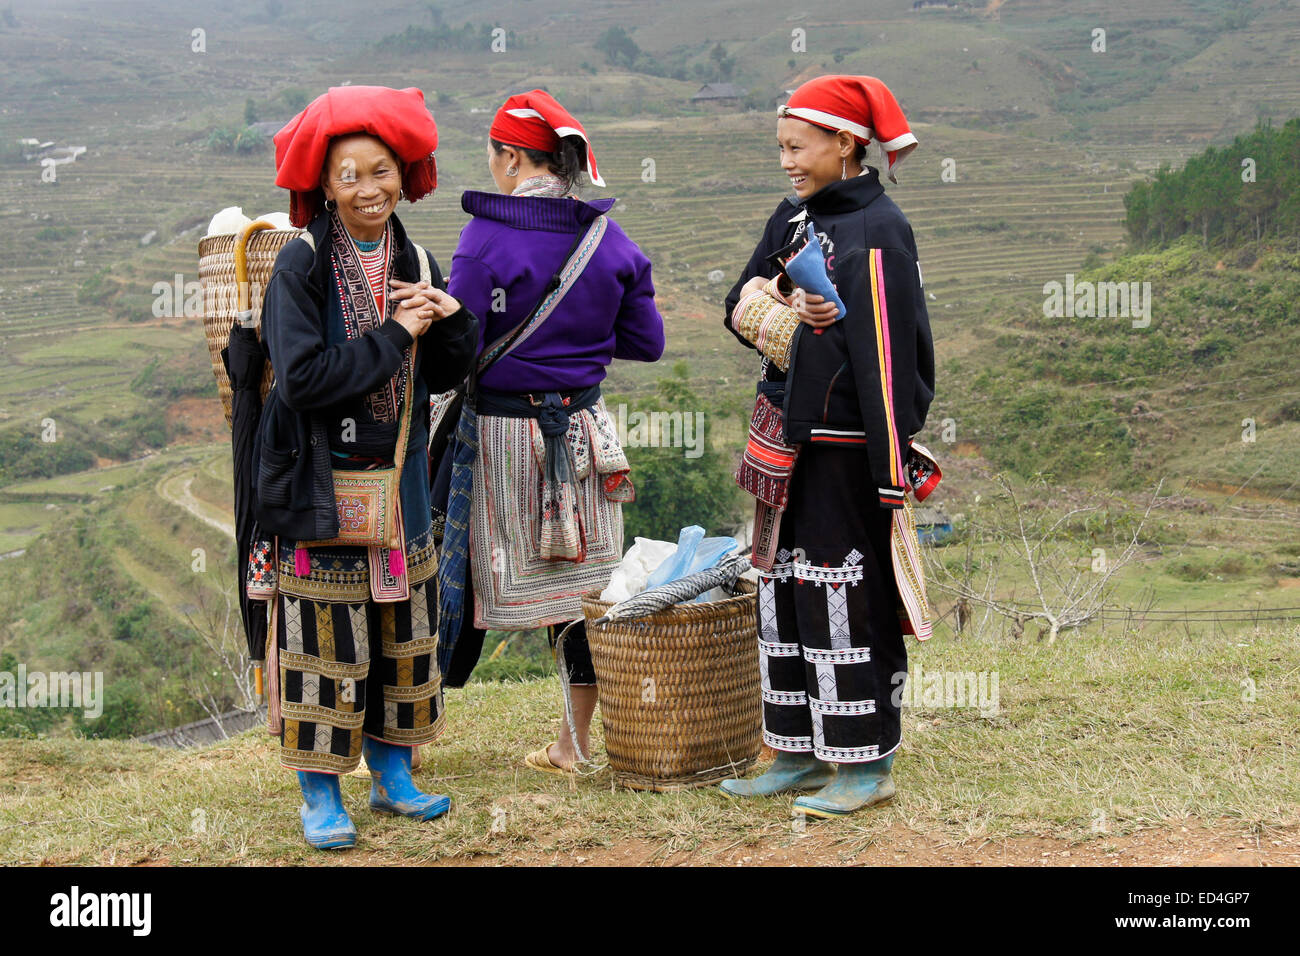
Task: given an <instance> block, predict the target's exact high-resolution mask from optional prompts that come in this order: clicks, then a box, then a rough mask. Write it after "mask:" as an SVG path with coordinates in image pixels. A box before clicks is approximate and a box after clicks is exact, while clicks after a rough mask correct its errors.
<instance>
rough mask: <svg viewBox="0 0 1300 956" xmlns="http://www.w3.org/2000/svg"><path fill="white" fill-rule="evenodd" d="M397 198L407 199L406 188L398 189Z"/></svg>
mask: <svg viewBox="0 0 1300 956" xmlns="http://www.w3.org/2000/svg"><path fill="white" fill-rule="evenodd" d="M397 198H398V200H399V201H401V200H403V199H405V198H406V190H405V189H399V190H398V191H397Z"/></svg>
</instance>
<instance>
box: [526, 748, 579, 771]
mask: <svg viewBox="0 0 1300 956" xmlns="http://www.w3.org/2000/svg"><path fill="white" fill-rule="evenodd" d="M550 750H551V745H550V744H547V745H546V746H545V747H543V748H542V749H541V750H534V751H533V752H532V753H530V754H529V755H528V756H526V757H525V758H524V763H525V764H527V765H528V766H529V767H532V768H533V769H534V770H540V771H541V772H542V773H557V774H559V775H560V776H562V777H567V776H569V775H570V774H572V773H574V771H572V770H565V769H564V768H563V767H557V766H556V765H555V764H553V763H551V754H550Z"/></svg>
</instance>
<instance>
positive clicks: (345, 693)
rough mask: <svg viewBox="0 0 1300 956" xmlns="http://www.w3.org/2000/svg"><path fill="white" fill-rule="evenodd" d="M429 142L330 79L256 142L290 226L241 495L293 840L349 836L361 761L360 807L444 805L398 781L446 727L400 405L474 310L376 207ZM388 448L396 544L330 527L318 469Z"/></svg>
mask: <svg viewBox="0 0 1300 956" xmlns="http://www.w3.org/2000/svg"><path fill="white" fill-rule="evenodd" d="M437 144H438V131H437V126H436V125H435V124H434V121H433V117H432V115H430V113H429V110H428V109H427V108H426V107H425V105H424V95H423V94H422V93H421V92H420V91H419V90H417V89H405V90H393V89H388V88H386V87H374V86H348V87H334V88H331V89H330V90H329V91H327V92H326V93H324V94H322V95H321V96H320V97H318V98H317V99H316V100H315V101H313V102H312V103H311V104H310V105H309V106H308V107H307V108H306V109H305V110H303V112H302V113H300V114H299V115H298V116H296V117H295V118H294V119H293V120H291V121H290V122H289V124H288V125H286V126H285V127H284V129H282V130H280V132H279V133H277V134H276V136H275V159H276V184H277V185H279V186H283V187H284V188H286V189H288V190H289V191H290V217H291V219H292V221H293V223H294V225H296V226H300V227H303V228H305V230H306V231H305V232H304V233H303V234H302V236H301V237H300V239H295V240H293V241H291V242H289V243H287V244H286V245H285V246H284V248H283V249H282V250H281V252H280V254H279V256H278V257H277V259H276V262H275V270H274V272H273V273H272V276H271V279H270V281H269V283H268V284H267V287H266V292H265V296H264V299H263V308H262V323H263V326H262V328H263V338H264V341H265V343H266V347H267V350H268V352H269V354H270V359H271V365H272V367H273V369H274V370H275V387H274V388H273V389H272V390H271V392H270V394H269V395H268V396H267V400H266V404H265V406H264V408H263V412H262V420H261V423H260V427H259V433H258V440H257V445H256V447H255V450H254V455H255V465H254V467H255V472H254V473H255V475H256V508H257V517H258V523H259V525H260V527H261V530H262V532H263V533H264V534H266V535H276V536H278V537H277V539H276V544H275V545H274V565H275V568H276V572H277V573H276V578H277V583H278V595H277V596H276V603H275V610H274V615H275V621H276V623H275V639H276V642H277V651H278V656H279V673H278V677H279V700H280V711H281V714H282V730H281V737H280V740H281V749H280V760H281V763H282V764H283V765H284V766H285V767H287V768H290V769H293V770H296V771H297V772H298V780H299V783H300V784H301V787H302V792H303V798H304V801H305V802H304V805H303V807H302V810H301V816H302V821H303V829H304V834H305V836H306V839H307V842H308V843H309V844H311V845H312V846H314V847H317V848H320V849H336V848H342V847H349V846H352V845H354V844H355V843H356V829H355V827H354V826H353V824H352V821H351V819H350V818H349V817H348V814H347V811H346V810H345V809H344V807H343V803H342V799H341V795H340V791H339V774H343V773H348V772H349V771H351V770H353V769H355V768H356V767H357V765H358V763H359V761H360V759H361V757H362V755H363V754H364V755H365V758H366V763H367V765H368V766H369V769H370V775H371V778H372V781H373V782H372V787H371V793H370V806H371V808H372V809H374V810H376V811H379V812H385V813H400V814H404V815H406V816H410V817H415V818H417V819H421V820H428V819H432V818H433V817H436V816H439V815H441V814H443V813H446V812H447V809H448V807H449V805H450V800H449V798H447V797H444V796H439V795H437V794H427V793H422V792H421V791H419V790H418V789H417V788H416V787H415V785H414V783H413V782H412V780H411V752H412V749H413V748H415V747H418V746H419V745H421V744H424V743H428V742H429V741H431V740H432V739H433V738H434V737H436V736H437V735H438V733H439V732H440V731H441V730H442V728H443V725H444V723H445V715H444V713H443V705H442V684H441V678H440V674H439V670H438V666H437V645H438V629H437V587H436V581H435V578H434V575H435V571H436V568H437V558H436V556H435V552H434V542H433V538H432V535H431V529H430V509H429V490H428V489H429V476H428V461H427V456H426V453H425V449H426V446H427V443H428V416H427V411H425V412H424V413H421V414H415V413H414V412H416V411H421V410H427V409H428V407H429V395H430V393H431V392H432V393H437V392H442V391H445V390H447V389H448V388H451V387H452V386H453V385H455V384H456V383H457V382H459V381H461V380H462V379H463V378H464V377H465V375H466V373H467V372H468V369H469V364H470V362H471V360H472V358H473V354H474V344H475V341H476V339H477V331H478V323H477V320H476V319H475V317H474V315H473V314H472V313H471V312H470V311H469V310H467V309H465V308H464V307H462V306H461V304H460V303H459V302H458V301H457V300H456V299H454V298H453V297H452V296H450V295H448V294H447V293H446V292H445V291H443V288H442V287H443V280H442V275H441V273H440V272H439V269H438V264H437V262H435V261H434V259H433V257H432V256H431V255H429V253H428V252H426V251H425V250H424V249H421V248H420V247H419V246H417V245H416V244H415V243H413V242H411V241H410V240H409V239H408V238H407V235H406V231H405V229H403V227H402V224H401V222H400V221H399V220H398V218H397V216H396V215H395V214H394V211H395V209H396V206H397V203H398V201H399V200H401V199H403V198H405V199H406V200H408V201H409V202H415V201H416V200H418V199H420V198H422V197H424V196H426V195H428V194H429V193H430V192H432V191H433V189H434V187H435V186H436V184H437V172H436V167H435V165H434V158H433V151H434V149H435V148H436V147H437ZM422 276H427V277H428V279H427V281H425V280H422ZM417 342H418V348H417ZM413 354H414V356H415V361H414V364H412V355H413ZM408 407H409V409H410V410H411V414H408V415H406V416H403V411H404V410H405V409H407V408H408ZM406 420H409V421H410V422H411V425H410V428H409V431H408V434H407V435H406V436H401V435H399V431H400V423H401V422H403V421H406ZM399 447H404V448H405V450H406V455H405V458H404V459H403V462H402V463H401V465H402V471H401V479H400V488H399V490H398V493H397V495H396V498H397V501H396V502H393V504H396V505H398V506H399V511H398V517H397V534H398V539H399V541H400V546H399V547H397V548H392V547H391V546H390V547H387V548H380V547H370V548H366V547H357V546H344V545H341V544H339V543H338V541H337V540H331V539H337V537H338V534H339V526H340V520H339V514H340V511H339V508H338V507H337V505H336V501H335V489H334V480H333V471H334V469H359V470H365V469H370V468H386V467H392V466H394V465H395V464H397V463H396V462H395V458H396V457H397V449H398V448H399Z"/></svg>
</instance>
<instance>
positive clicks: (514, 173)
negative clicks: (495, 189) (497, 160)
mask: <svg viewBox="0 0 1300 956" xmlns="http://www.w3.org/2000/svg"><path fill="white" fill-rule="evenodd" d="M506 175H507V176H518V175H519V167H517V166H511V167H510V168H509V169H507V170H506Z"/></svg>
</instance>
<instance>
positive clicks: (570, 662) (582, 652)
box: [548, 619, 596, 684]
mask: <svg viewBox="0 0 1300 956" xmlns="http://www.w3.org/2000/svg"><path fill="white" fill-rule="evenodd" d="M567 626H568V625H567V624H552V625H551V627H550V628H549V629H548V630H549V634H548V636H549V638H550V641H551V650H555V642H556V640H557V639H558V638H559V636H560V632H561V631H563V630H564V629H565V628H566V627H567ZM564 663H565V668H566V670H567V671H568V673H569V683H570V684H595V683H596V668H595V667H594V666H593V665H592V663H591V645H589V644H588V643H587V622H586V620H585V619H583V620H580V621H578V622H577V623H576V624H575V625H574V626H573V630H571V631H570V632H569V634H568V636H567V637H565V639H564Z"/></svg>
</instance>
